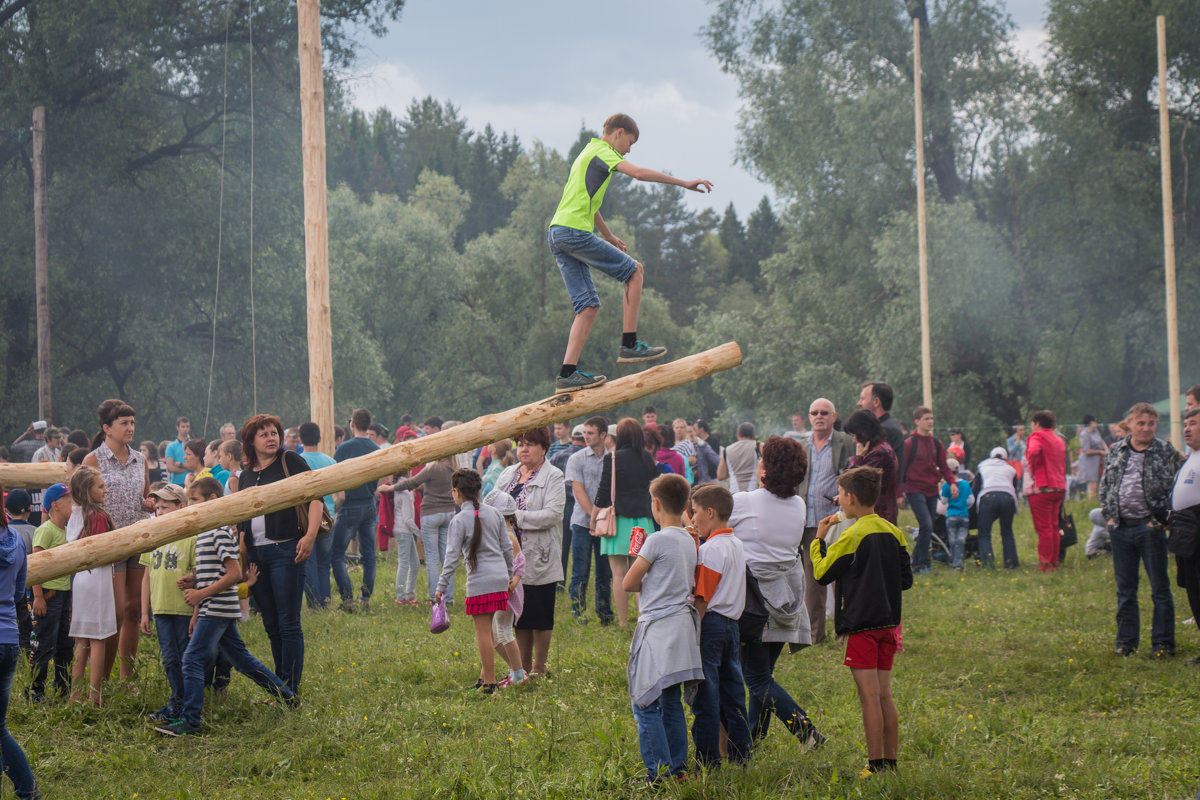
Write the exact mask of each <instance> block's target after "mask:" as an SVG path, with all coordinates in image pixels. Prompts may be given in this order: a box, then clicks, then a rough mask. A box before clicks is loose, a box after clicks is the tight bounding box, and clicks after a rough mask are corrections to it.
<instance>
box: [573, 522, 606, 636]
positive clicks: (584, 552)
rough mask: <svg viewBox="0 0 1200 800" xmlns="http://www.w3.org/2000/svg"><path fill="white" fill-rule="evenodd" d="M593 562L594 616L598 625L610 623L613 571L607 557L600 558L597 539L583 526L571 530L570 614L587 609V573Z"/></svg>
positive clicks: (576, 614) (581, 612)
mask: <svg viewBox="0 0 1200 800" xmlns="http://www.w3.org/2000/svg"><path fill="white" fill-rule="evenodd" d="M593 560H595V562H596V616H597V617H599V618H600V622H601V624H604V625H608V624H609V623H610V622H612V620H613V612H612V567H610V566H609V565H608V556H602V555H600V537H599V536H592V534H590V533H588V529H587V528H585V527H583V526H582V525H572V526H571V611H572V612H573V613H574V614H575V616H577V617H579V616H582V615H583V610H584V608H586V607H587V588H588V571H589V570H590V569H591V566H592V561H593Z"/></svg>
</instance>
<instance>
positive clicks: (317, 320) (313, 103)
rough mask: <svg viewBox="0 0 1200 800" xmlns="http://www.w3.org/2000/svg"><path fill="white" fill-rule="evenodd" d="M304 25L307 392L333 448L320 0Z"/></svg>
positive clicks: (308, 5)
mask: <svg viewBox="0 0 1200 800" xmlns="http://www.w3.org/2000/svg"><path fill="white" fill-rule="evenodd" d="M296 20H297V24H298V27H299V29H300V120H301V129H302V145H301V146H302V150H303V155H304V263H305V278H306V285H307V286H308V398H309V406H310V412H311V414H312V420H313V422H315V423H317V425H319V426H320V428H321V446H320V449H321V451H322V452H325V453H327V454H330V455H332V454H333V335H332V332H331V328H330V321H329V242H328V232H329V231H328V226H327V222H326V217H325V84H324V77H323V75H322V71H321V4H320V2H319V0H297V8H296Z"/></svg>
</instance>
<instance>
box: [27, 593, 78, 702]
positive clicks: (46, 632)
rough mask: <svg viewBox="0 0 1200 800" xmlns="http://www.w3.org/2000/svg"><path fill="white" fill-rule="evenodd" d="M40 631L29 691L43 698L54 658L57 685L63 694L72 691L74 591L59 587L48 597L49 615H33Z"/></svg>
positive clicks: (37, 629)
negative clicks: (72, 600)
mask: <svg viewBox="0 0 1200 800" xmlns="http://www.w3.org/2000/svg"><path fill="white" fill-rule="evenodd" d="M33 629H34V631H36V632H37V648H36V649H35V650H34V651H33V680H32V682H31V683H30V686H29V694H30V695H31V696H33V697H42V696H43V695H45V693H46V673H47V672H49V670H50V659H54V688H55V689H56V690H57V691H58V693H59V694H60V695H65V694H67V693H68V692H69V691H70V690H71V661H72V659H74V657H75V645H74V642H72V640H71V590H70V589H60V590H58V591H57V592H55V593H54V596H53V597H49V598H47V599H46V616H44V617H38V616H34V618H33Z"/></svg>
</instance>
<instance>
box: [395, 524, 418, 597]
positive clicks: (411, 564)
mask: <svg viewBox="0 0 1200 800" xmlns="http://www.w3.org/2000/svg"><path fill="white" fill-rule="evenodd" d="M395 542H396V599H397V600H415V599H416V597H417V591H416V590H417V571H418V570H419V569H420V568H421V558H420V556H418V555H417V540H416V538H415V537H414V536H413V535H412V534H411V533H397V534H396V537H395Z"/></svg>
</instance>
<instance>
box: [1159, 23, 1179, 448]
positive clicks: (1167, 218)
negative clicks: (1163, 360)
mask: <svg viewBox="0 0 1200 800" xmlns="http://www.w3.org/2000/svg"><path fill="white" fill-rule="evenodd" d="M1158 144H1159V152H1160V154H1161V158H1162V206H1163V211H1162V213H1163V260H1164V262H1165V264H1166V283H1167V391H1168V392H1169V394H1170V398H1171V399H1170V403H1171V444H1173V445H1175V449H1176V450H1181V449H1182V448H1183V439H1182V431H1181V430H1180V419H1181V409H1180V408H1179V392H1180V391H1181V387H1180V385H1179V311H1178V308H1177V307H1176V303H1175V203H1174V200H1173V198H1172V196H1171V120H1170V116H1169V115H1168V113H1167V18H1166V17H1163V16H1160V17H1159V18H1158Z"/></svg>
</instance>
